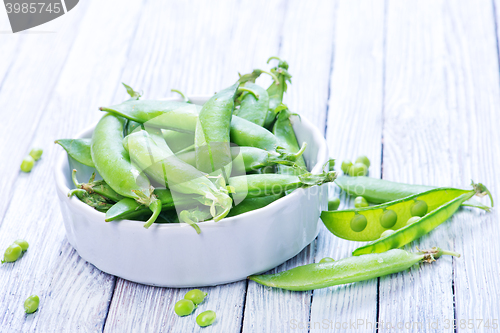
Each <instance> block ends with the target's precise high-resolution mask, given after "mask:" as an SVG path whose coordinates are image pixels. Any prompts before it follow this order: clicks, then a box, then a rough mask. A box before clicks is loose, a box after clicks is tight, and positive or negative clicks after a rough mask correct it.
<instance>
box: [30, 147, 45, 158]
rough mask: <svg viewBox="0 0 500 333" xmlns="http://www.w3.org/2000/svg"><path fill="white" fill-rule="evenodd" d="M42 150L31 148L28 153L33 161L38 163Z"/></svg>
mask: <svg viewBox="0 0 500 333" xmlns="http://www.w3.org/2000/svg"><path fill="white" fill-rule="evenodd" d="M42 154H43V149H42V148H33V149H31V151H30V156H31V157H33V159H34V160H35V161H38V160H39V159H40V157H42Z"/></svg>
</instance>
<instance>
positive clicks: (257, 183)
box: [56, 57, 335, 233]
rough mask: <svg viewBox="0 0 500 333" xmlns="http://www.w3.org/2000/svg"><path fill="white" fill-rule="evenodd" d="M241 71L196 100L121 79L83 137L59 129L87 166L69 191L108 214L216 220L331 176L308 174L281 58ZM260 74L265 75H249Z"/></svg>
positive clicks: (64, 144) (190, 221)
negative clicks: (169, 96) (117, 94)
mask: <svg viewBox="0 0 500 333" xmlns="http://www.w3.org/2000/svg"><path fill="white" fill-rule="evenodd" d="M269 61H277V66H275V67H274V68H272V69H271V70H270V71H264V70H260V69H256V70H253V71H252V72H251V73H248V74H245V75H240V76H239V79H238V80H237V81H236V82H235V83H234V84H232V85H231V86H229V87H227V88H225V89H222V90H221V91H219V92H217V93H216V94H215V95H213V96H212V97H211V98H210V99H209V100H208V101H207V102H206V103H204V104H203V105H196V104H193V103H192V102H191V101H190V100H189V98H186V97H185V95H184V94H182V93H181V92H179V91H176V92H178V93H179V94H180V95H181V96H182V101H173V100H147V99H142V98H141V93H139V92H137V91H135V90H134V89H132V88H131V87H130V86H128V85H125V84H124V86H125V88H126V89H127V92H128V94H129V95H130V98H129V99H128V100H126V101H124V102H123V103H120V104H117V105H111V106H105V107H101V108H100V110H101V111H103V112H104V114H103V116H102V118H101V120H100V121H99V122H98V124H97V125H96V127H95V129H94V132H93V134H92V137H91V138H88V139H60V140H56V143H58V144H60V145H61V146H62V147H63V148H64V149H65V150H66V151H67V153H68V155H69V156H70V157H71V158H73V159H74V160H76V161H77V162H79V163H81V164H83V165H86V166H90V167H93V168H95V170H96V172H97V173H98V175H100V177H102V179H99V180H96V178H95V174H94V175H93V176H92V178H91V179H90V180H88V182H79V180H78V179H77V177H78V170H73V173H72V179H73V182H74V186H75V189H73V190H71V191H70V193H69V195H70V196H73V195H74V196H76V197H78V198H79V199H80V200H81V201H82V202H84V203H86V204H87V205H89V206H91V207H93V208H95V209H96V210H98V211H100V212H103V213H105V214H106V216H105V220H106V221H114V220H121V219H134V220H139V221H144V227H145V228H149V227H150V226H151V225H152V224H153V223H155V222H156V223H188V224H189V225H191V226H192V227H193V228H194V229H195V230H196V231H197V232H198V233H200V232H201V230H200V228H199V226H198V223H199V222H202V221H206V220H214V221H219V220H221V219H222V218H224V217H230V216H235V215H239V214H242V213H245V212H248V211H251V210H255V209H259V208H262V207H264V206H266V205H268V204H270V203H271V202H273V201H276V200H278V199H280V198H281V197H283V196H285V195H287V194H289V193H290V192H291V191H293V190H295V189H297V188H303V187H309V186H314V185H321V184H323V183H326V182H332V181H333V180H334V179H335V172H333V171H329V170H326V171H325V172H323V173H322V174H320V175H314V177H310V173H309V171H308V170H307V165H306V162H305V160H304V158H303V157H302V154H303V152H304V150H305V149H306V146H307V143H305V142H304V143H300V144H299V142H298V141H297V138H296V136H295V132H294V129H293V127H292V122H291V120H290V117H291V116H292V115H293V113H292V112H290V110H289V109H288V107H287V106H286V105H285V104H283V96H284V93H285V92H286V90H287V84H289V83H290V81H291V75H290V74H289V72H288V63H287V62H286V61H283V60H281V59H279V58H276V57H271V58H270V59H269V60H268V63H269ZM262 74H267V75H269V76H270V77H271V78H272V83H271V84H270V86H269V87H268V88H267V89H265V88H263V87H261V86H260V85H258V84H256V83H255V81H256V79H257V78H259V76H260V75H262Z"/></svg>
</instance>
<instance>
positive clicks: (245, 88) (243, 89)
mask: <svg viewBox="0 0 500 333" xmlns="http://www.w3.org/2000/svg"><path fill="white" fill-rule="evenodd" d="M244 91H246V92H249V93H250V94H252V95H253V96H254V97H255V98H256V99H259V94H258V93H257V92H256V91H255V90H254V89H250V88H248V87H239V88H238V92H244Z"/></svg>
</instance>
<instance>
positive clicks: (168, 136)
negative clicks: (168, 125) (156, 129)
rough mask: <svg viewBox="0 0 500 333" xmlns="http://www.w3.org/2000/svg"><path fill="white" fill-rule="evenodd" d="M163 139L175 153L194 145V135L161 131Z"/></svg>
mask: <svg viewBox="0 0 500 333" xmlns="http://www.w3.org/2000/svg"><path fill="white" fill-rule="evenodd" d="M161 133H162V135H163V139H164V140H165V142H166V143H167V145H168V146H169V147H170V149H172V151H173V152H174V153H177V152H179V151H180V150H183V149H186V148H188V147H191V146H192V145H194V135H193V134H191V133H182V132H177V131H173V130H164V129H162V130H161Z"/></svg>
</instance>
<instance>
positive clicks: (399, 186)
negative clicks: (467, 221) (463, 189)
mask: <svg viewBox="0 0 500 333" xmlns="http://www.w3.org/2000/svg"><path fill="white" fill-rule="evenodd" d="M335 183H336V184H337V185H338V186H339V187H340V188H341V189H342V190H343V191H345V192H347V194H349V195H352V196H358V195H361V196H363V197H364V198H365V199H366V200H367V201H368V202H370V203H375V204H380V203H384V202H388V201H393V200H397V199H402V198H405V197H408V196H410V195H414V194H418V193H422V192H425V191H429V190H432V189H435V188H437V187H435V186H426V185H411V184H405V183H396V182H391V181H388V180H384V179H378V178H370V177H365V176H360V177H347V176H341V177H338V178H337V179H336V180H335ZM488 195H489V197H490V200H491V207H493V198H492V196H491V194H490V193H488ZM462 206H469V207H475V208H480V209H483V210H486V211H490V207H488V206H485V205H483V204H482V203H480V202H479V201H477V200H474V199H469V200H467V201H466V202H464V203H463V204H462Z"/></svg>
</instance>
